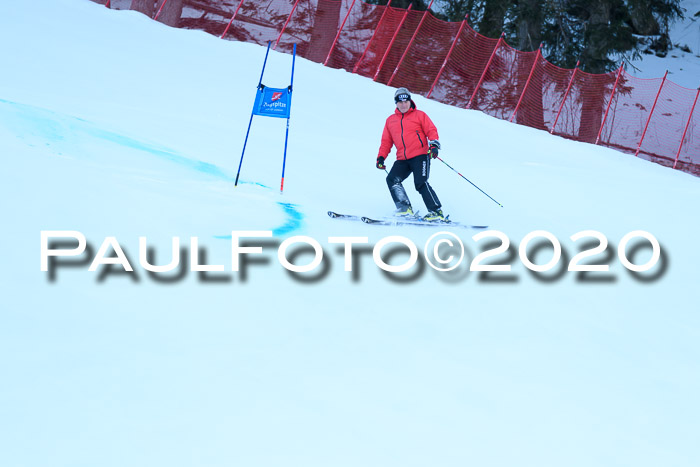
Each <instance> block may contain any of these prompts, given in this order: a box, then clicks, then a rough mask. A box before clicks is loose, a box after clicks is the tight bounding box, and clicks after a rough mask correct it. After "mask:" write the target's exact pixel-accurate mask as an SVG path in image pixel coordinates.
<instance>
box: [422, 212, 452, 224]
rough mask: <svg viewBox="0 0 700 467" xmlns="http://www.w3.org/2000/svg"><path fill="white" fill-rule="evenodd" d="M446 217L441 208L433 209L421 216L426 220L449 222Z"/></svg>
mask: <svg viewBox="0 0 700 467" xmlns="http://www.w3.org/2000/svg"><path fill="white" fill-rule="evenodd" d="M447 217H449V216H445V215H444V214H443V213H442V209H436V210H435V211H430V212H429V213H428V214H426V215H425V216H424V217H423V220H424V221H426V222H449V221H448V220H447Z"/></svg>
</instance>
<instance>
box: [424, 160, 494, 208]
mask: <svg viewBox="0 0 700 467" xmlns="http://www.w3.org/2000/svg"><path fill="white" fill-rule="evenodd" d="M437 160H439V161H440V162H442V163H443V164H445V165H446V166H447V167H449V168H450V169H452V171H453V172H454V173H456V174H457V175H459V176H460V177H462V178H463V179H465V180H466V181H468V182H469V183H471V184H472V186H473V187H474V188H476V189H477V190H479V191H480V192H482V193H483V194H485V195H486V196H488V197H489V199H490V200H491V201H493V202H494V203H496V204H498V205H499V206H500V207H503V205H502V204H501V203H499V202H498V201H496V200H495V199H493V198H491V197H490V196H489V195H488V193H486V192H485V191H484V190H482V189H481V188H479V187H478V186H476V185H474V183H472V181H471V180H469V179H468V178H467V177H465V176H464V175H462V174H461V173H459V172H457V171H456V170H455V169H454V168H453V167H452V166H451V165H450V164H448V163H447V162H445V161H443V160H442V159H440V157H439V156H438V157H437Z"/></svg>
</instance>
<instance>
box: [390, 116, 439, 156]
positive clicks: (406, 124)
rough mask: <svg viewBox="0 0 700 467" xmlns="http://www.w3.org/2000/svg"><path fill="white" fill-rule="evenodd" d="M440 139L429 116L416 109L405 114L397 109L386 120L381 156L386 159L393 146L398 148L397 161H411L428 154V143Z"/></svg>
mask: <svg viewBox="0 0 700 467" xmlns="http://www.w3.org/2000/svg"><path fill="white" fill-rule="evenodd" d="M435 139H438V132H437V128H435V125H434V124H433V122H432V121H431V120H430V117H428V115H427V114H426V113H425V112H423V111H421V110H418V109H416V108H415V105H412V106H411V108H410V109H409V110H408V112H406V113H405V114H402V113H401V112H399V109H396V110H395V111H394V113H393V114H392V115H390V116H389V118H387V119H386V124H385V125H384V132H383V133H382V143H381V145H380V146H379V155H378V156H377V157H384V158H386V156H388V155H389V152H391V146H392V145H394V146H396V159H399V160H401V159H411V158H413V157H416V156H420V155H423V154H427V153H428V141H432V140H435Z"/></svg>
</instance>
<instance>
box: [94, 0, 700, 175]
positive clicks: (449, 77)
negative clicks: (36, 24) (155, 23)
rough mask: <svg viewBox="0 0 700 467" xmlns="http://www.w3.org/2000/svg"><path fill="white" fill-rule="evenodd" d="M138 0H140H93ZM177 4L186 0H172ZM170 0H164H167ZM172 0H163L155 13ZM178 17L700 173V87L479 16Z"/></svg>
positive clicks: (294, 6)
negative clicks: (539, 45) (472, 19)
mask: <svg viewBox="0 0 700 467" xmlns="http://www.w3.org/2000/svg"><path fill="white" fill-rule="evenodd" d="M93 1H96V2H98V3H102V4H107V5H108V6H109V7H110V8H117V9H128V8H130V7H131V4H132V0H93ZM171 1H172V2H173V4H175V3H176V2H177V0H171ZM164 2H165V3H166V5H165V6H164V5H163V3H164ZM167 2H168V0H154V16H156V15H157V13H155V12H157V11H162V9H161V7H163V8H166V7H167ZM182 4H183V10H182V14H181V17H180V20H179V22H178V23H177V26H178V27H182V28H188V29H198V30H203V31H207V32H209V33H211V34H214V35H216V36H219V37H222V38H224V39H228V40H237V41H245V42H253V43H256V44H260V45H267V42H268V41H272V43H273V45H274V46H275V48H276V50H280V51H284V52H291V50H292V45H293V44H295V43H296V44H297V53H298V54H299V55H300V56H301V57H304V58H306V59H308V60H312V61H314V62H317V63H323V64H325V65H326V66H329V67H333V68H339V69H344V70H347V71H348V72H351V73H356V74H359V75H361V76H365V77H368V78H370V79H373V80H375V81H377V82H380V83H384V84H388V85H390V86H393V87H400V86H404V87H407V88H408V89H410V90H411V92H412V93H415V94H420V95H424V96H426V97H428V98H431V99H435V100H437V101H440V102H443V103H446V104H449V105H454V106H458V107H462V108H470V109H475V110H480V111H482V112H484V113H486V114H488V115H491V116H493V117H496V118H500V119H504V120H509V121H512V122H514V123H518V124H521V125H527V126H530V127H533V128H537V129H540V130H545V131H549V132H551V133H552V134H555V135H559V136H562V137H564V138H569V139H573V140H577V141H582V142H588V143H593V144H602V145H605V146H608V147H611V148H615V149H617V150H620V151H623V152H628V153H631V154H635V155H636V156H638V157H643V158H645V159H647V160H650V161H653V162H656V163H659V164H662V165H665V166H668V167H673V168H676V169H679V170H682V171H685V172H688V173H692V174H694V175H700V108H699V107H700V106H698V105H696V104H697V101H698V95H699V94H700V90H697V89H688V88H684V87H682V86H679V85H677V84H675V83H673V82H671V81H670V80H669V79H668V78H667V77H662V78H654V79H641V78H636V77H634V76H632V75H630V74H628V73H627V72H626V71H624V70H623V69H619V70H617V71H614V72H610V73H606V74H590V73H585V72H583V71H581V70H580V69H578V68H575V69H563V68H559V67H557V66H555V65H553V64H551V63H549V62H548V61H547V60H545V59H544V58H543V56H542V55H541V53H540V52H539V51H533V52H522V51H519V50H516V49H514V48H512V47H511V46H509V45H508V44H507V43H506V42H505V41H504V40H503V39H502V38H500V39H492V38H487V37H484V36H482V35H480V34H479V33H477V32H476V31H475V30H474V29H472V28H471V27H470V26H469V25H468V23H467V22H466V20H465V21H462V22H446V21H442V20H440V19H438V18H436V17H434V16H433V15H432V14H431V13H430V12H428V11H414V10H411V9H408V10H404V9H400V8H394V7H392V6H390V4H389V5H388V6H379V5H371V4H368V3H365V2H364V1H362V0H182Z"/></svg>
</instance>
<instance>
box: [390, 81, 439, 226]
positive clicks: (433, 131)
mask: <svg viewBox="0 0 700 467" xmlns="http://www.w3.org/2000/svg"><path fill="white" fill-rule="evenodd" d="M394 102H395V103H396V110H394V113H393V114H392V115H390V116H389V118H387V119H386V124H385V125H384V132H383V133H382V142H381V145H380V146H379V155H378V156H377V168H378V169H380V170H385V169H386V166H385V165H384V161H385V160H386V157H387V156H388V155H389V152H390V151H391V147H392V145H394V146H396V162H394V165H393V166H392V167H391V171H389V175H388V176H387V177H386V183H387V185H388V186H389V192H390V193H391V197H392V199H393V200H394V204H396V213H395V214H396V215H397V216H402V217H412V216H414V213H413V208H412V207H411V201H410V200H409V199H408V195H407V194H406V190H404V188H403V185H402V184H401V182H403V181H404V180H406V178H408V176H409V175H411V174H413V183H414V185H415V187H416V191H418V193H420V195H421V196H422V197H423V202H424V203H425V206H426V207H427V208H428V211H429V212H428V214H427V215H426V216H425V217H423V220H426V221H444V220H445V216H444V215H443V213H442V209H441V207H442V206H441V204H440V200H438V197H437V195H436V194H435V191H434V190H433V188H432V187H431V186H430V185H429V184H428V177H429V176H430V159H431V158H432V159H435V158H436V157H437V156H438V151H439V150H440V142H439V141H438V132H437V128H435V125H434V124H433V122H432V121H431V120H430V117H428V115H427V114H426V113H425V112H422V111H420V110H418V109H417V108H416V104H415V102H413V99H411V93H410V92H409V91H408V89H406V88H399V89H397V90H396V93H394Z"/></svg>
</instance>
